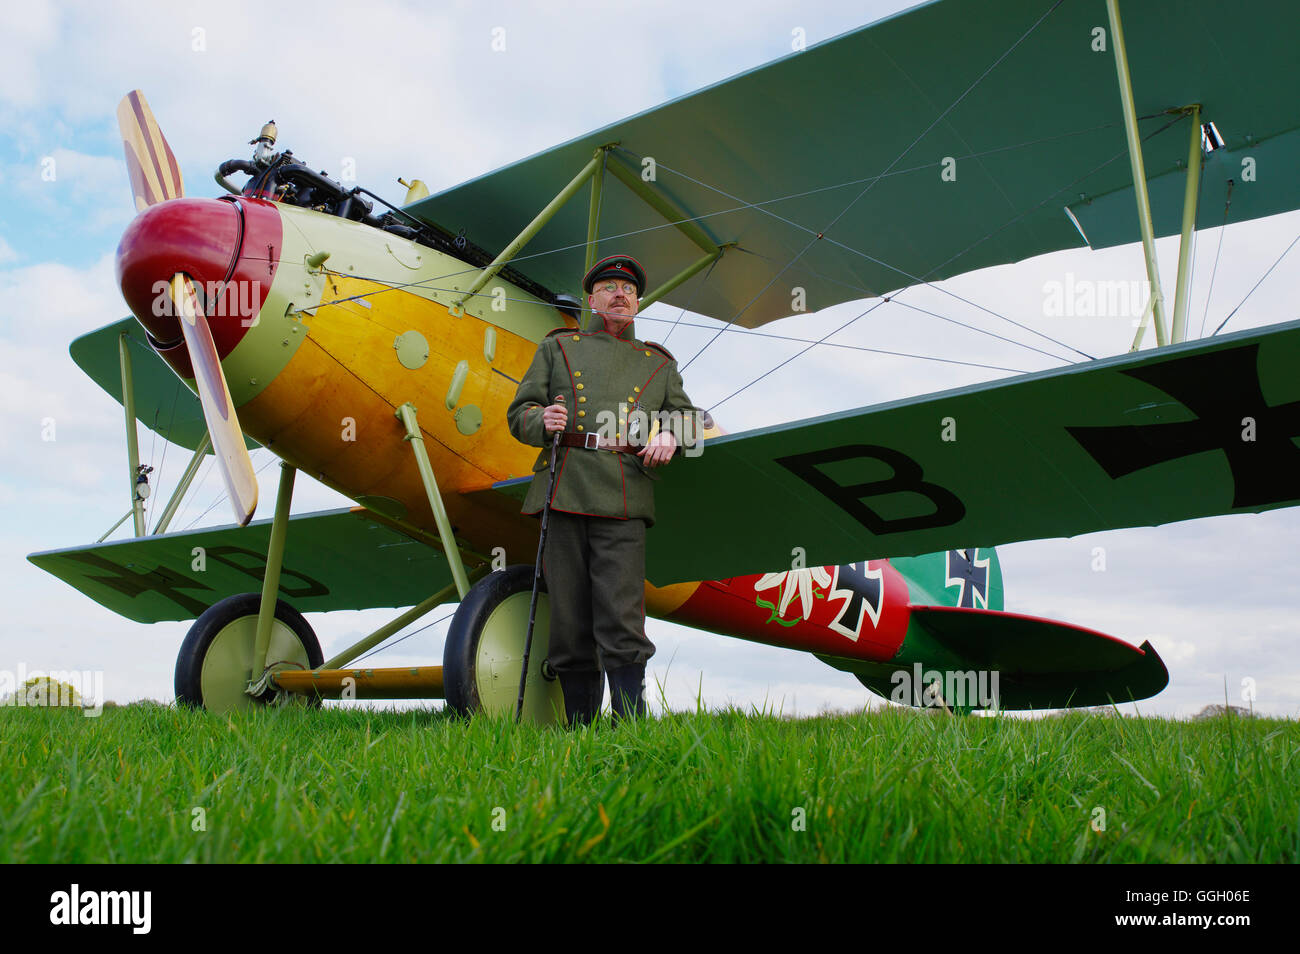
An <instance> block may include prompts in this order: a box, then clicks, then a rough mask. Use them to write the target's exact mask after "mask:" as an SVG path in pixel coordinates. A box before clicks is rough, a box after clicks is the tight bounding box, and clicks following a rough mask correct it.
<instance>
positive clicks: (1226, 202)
mask: <svg viewBox="0 0 1300 954" xmlns="http://www.w3.org/2000/svg"><path fill="white" fill-rule="evenodd" d="M1232 185H1233V180H1231V179H1229V180H1228V188H1227V191H1226V192H1225V193H1224V195H1223V224H1222V225H1220V226H1219V247H1218V249H1217V250H1216V251H1215V253H1214V267H1213V268H1212V269H1210V288H1209V290H1208V291H1207V292H1206V293H1205V311H1204V312H1202V313H1201V332H1200V335H1199V337H1201V338H1204V337H1205V319H1206V318H1208V317H1209V314H1210V298H1211V297H1212V296H1213V295H1214V278H1215V276H1216V275H1218V274H1219V256H1220V255H1222V254H1223V234H1224V233H1225V232H1226V231H1227V230H1228V208H1229V206H1231V205H1232ZM1238 307H1241V306H1238ZM1220 327H1222V325H1220ZM1210 337H1211V338H1213V337H1214V335H1213V334H1211V335H1210Z"/></svg>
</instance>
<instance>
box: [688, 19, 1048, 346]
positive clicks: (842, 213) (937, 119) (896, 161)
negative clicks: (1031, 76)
mask: <svg viewBox="0 0 1300 954" xmlns="http://www.w3.org/2000/svg"><path fill="white" fill-rule="evenodd" d="M1063 2H1064V0H1056V2H1055V3H1054V4H1052V6H1051V7H1050V8H1049V9H1048V10H1047V11H1046V12H1045V13H1044V14H1043V15H1042V16H1041V17H1039V18H1038V19H1037V20H1036V21H1034V23H1033V25H1031V26H1030V27H1029V29H1028V30H1026V31H1025V32H1024V33H1023V34H1021V35H1020V38H1019V39H1017V40H1016V41H1015V42H1014V43H1012V44H1011V46H1010V47H1008V48H1007V50H1006V51H1005V52H1003V54H1002V55H1001V56H999V57H998V58H997V59H996V60H994V61H993V62H992V63H991V64H990V65H989V66H988V67H987V68H986V69H985V70H984V72H983V73H981V74H980V75H979V76H978V77H977V78H976V79H975V81H974V82H973V83H971V84H970V86H968V87H967V88H966V90H965V91H964V92H963V93H962V94H961V95H960V96H958V97H957V98H956V99H955V100H953V101H952V103H951V104H949V106H948V108H947V109H945V110H944V111H943V112H942V113H940V114H939V115H938V116H936V117H935V119H934V121H933V122H931V123H930V125H929V126H927V127H926V128H925V129H924V130H923V131H922V132H921V133H920V134H918V135H917V137H916V138H915V139H913V140H912V143H911V144H910V145H909V146H907V148H905V149H904V150H903V151H902V152H901V153H899V154H898V156H897V157H896V158H895V159H894V161H893V162H891V163H890V164H889V165H888V166H886V167H885V170H884V171H885V172H889V171H890V170H891V169H893V168H894V166H896V165H898V164H899V163H900V162H902V161H903V158H904V157H905V156H906V155H907V154H908V153H909V152H911V151H912V150H913V149H914V148H916V145H917V144H918V143H919V142H920V141H921V140H922V139H924V138H925V137H926V136H927V135H929V133H930V131H931V130H932V129H934V127H935V126H937V125H939V123H941V122H942V121H943V119H944V117H946V116H947V115H948V114H949V113H951V112H952V111H953V110H954V109H956V108H957V106H958V105H959V104H960V103H961V102H962V100H964V99H965V98H966V97H967V96H969V95H970V93H971V92H972V91H973V90H974V89H975V88H976V87H977V86H979V84H980V83H982V82H983V81H984V80H985V79H986V78H987V77H988V75H989V74H990V73H991V72H993V70H994V69H996V68H997V67H998V65H999V64H1001V63H1002V61H1003V60H1005V59H1006V58H1007V57H1008V56H1010V55H1011V54H1012V53H1013V52H1014V51H1015V50H1016V48H1017V47H1019V46H1020V44H1021V43H1023V42H1024V41H1025V39H1026V38H1027V37H1028V36H1029V35H1030V34H1031V33H1033V32H1034V30H1036V29H1038V27H1039V25H1040V24H1042V22H1043V21H1044V20H1046V19H1047V18H1048V17H1049V16H1051V14H1052V13H1053V12H1055V11H1056V9H1057V8H1058V7H1060V5H1061V4H1062V3H1063ZM876 181H879V180H876ZM874 186H875V182H874V181H873V182H872V183H870V184H869V185H867V186H866V187H865V188H863V190H862V191H861V192H859V193H858V194H857V195H856V196H855V197H854V198H853V200H852V201H851V202H849V204H848V205H846V206H845V207H844V208H843V209H842V210H841V211H840V213H839V214H838V215H837V216H835V218H833V219H832V220H831V221H830V224H828V225H827V226H825V227H824V228H823V229H822V230H821V231H820V232H818V233H817V234H816V236H814V237H813V238H812V239H811V240H810V241H809V242H808V244H807V245H805V246H804V247H803V248H802V249H801V250H800V251H799V252H798V253H797V254H796V255H795V256H794V258H792V259H790V261H789V262H787V263H786V265H785V266H784V267H783V268H782V269H781V270H780V271H779V272H777V273H776V275H774V276H773V277H772V279H771V281H769V282H768V283H767V284H766V285H764V286H763V287H762V288H761V289H760V290H759V292H758V294H757V295H755V296H754V297H753V298H751V299H750V301H749V302H748V303H747V304H746V305H745V306H744V307H743V308H741V309H740V311H739V312H737V313H736V315H735V316H734V317H733V318H732V319H731V320H730V321H728V322H727V324H728V325H730V324H733V323H734V322H735V321H736V320H737V319H739V318H740V316H741V315H743V314H744V313H745V312H746V311H748V310H749V308H750V306H752V305H753V304H754V302H756V301H758V299H759V298H761V297H762V296H763V295H764V294H765V293H766V292H767V290H768V289H769V288H771V287H772V285H773V284H775V283H776V280H777V279H778V278H780V277H781V276H782V275H783V274H785V272H786V270H787V269H789V268H790V267H791V266H792V265H794V263H795V262H797V261H799V259H801V258H803V256H804V255H805V254H806V253H807V252H808V250H809V249H810V248H812V247H813V244H814V243H816V242H817V241H819V240H820V239H821V238H822V237H823V236H824V235H825V234H826V233H827V232H829V231H830V230H831V229H833V228H834V227H835V225H836V223H838V222H839V221H840V220H841V219H842V218H844V216H846V215H847V214H848V213H849V210H850V209H852V208H853V207H854V206H855V205H857V204H858V202H859V201H860V200H861V199H862V197H863V196H864V195H866V194H867V193H868V192H870V191H871V189H872V188H873V187H874ZM882 303H883V302H882ZM872 310H874V309H868V311H866V312H864V313H863V314H869V313H870V311H872ZM858 317H862V316H861V315H859V316H858ZM854 320H855V321H856V320H857V319H854ZM721 334H722V329H719V330H718V333H717V334H715V335H714V336H713V337H712V338H711V339H710V340H709V341H707V342H705V344H704V347H702V348H700V350H699V351H697V352H696V353H695V354H694V355H692V356H691V359H690V360H689V361H687V362H686V364H684V365H682V368H681V370H683V371H685V370H686V368H687V367H689V366H690V364H691V363H692V362H693V361H695V359H696V358H698V357H699V356H700V355H702V354H703V353H704V352H705V350H706V349H707V348H708V347H709V346H710V345H711V344H713V342H715V341H717V340H718V337H719V336H720V335H721Z"/></svg>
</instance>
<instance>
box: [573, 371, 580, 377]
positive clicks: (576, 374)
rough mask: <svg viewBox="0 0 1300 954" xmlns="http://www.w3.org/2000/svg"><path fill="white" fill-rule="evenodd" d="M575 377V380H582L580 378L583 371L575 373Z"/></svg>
mask: <svg viewBox="0 0 1300 954" xmlns="http://www.w3.org/2000/svg"><path fill="white" fill-rule="evenodd" d="M573 376H574V377H575V378H580V377H582V372H581V371H574V372H573Z"/></svg>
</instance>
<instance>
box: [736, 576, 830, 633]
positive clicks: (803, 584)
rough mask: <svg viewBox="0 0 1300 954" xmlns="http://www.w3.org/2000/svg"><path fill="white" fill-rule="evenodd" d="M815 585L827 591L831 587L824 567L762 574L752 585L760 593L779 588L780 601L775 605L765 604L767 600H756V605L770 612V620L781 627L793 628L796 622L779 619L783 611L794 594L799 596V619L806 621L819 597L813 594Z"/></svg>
mask: <svg viewBox="0 0 1300 954" xmlns="http://www.w3.org/2000/svg"><path fill="white" fill-rule="evenodd" d="M814 583H816V584H817V585H818V586H820V587H821V588H822V589H829V588H830V585H831V575H830V573H829V572H827V570H826V567H824V566H815V567H804V568H801V569H798V570H786V571H784V572H782V573H764V574H763V575H762V576H761V577H759V579H758V582H757V583H755V584H754V591H755V592H757V593H761V592H762V591H763V590H770V589H772V588H773V587H775V586H779V587H781V596H780V600H779V602H778V603H776V604H772V603H769V602H767V600H757V602H758V605H760V606H765V607H767V608H769V609H771V610H772V617H771V619H769V620H767V622H769V623H770V622H772V621H773V620H775V621H776V622H778V623H781V624H782V625H783V626H793V625H794V624H795V623H796V622H798V620H793V619H792V620H789V621H786V620H784V619H782V618H781V617H783V616H785V611H786V609H787V608H788V607H789V605H790V603H791V601H792V600H793V599H794V595H795V593H798V594H799V603H800V607H801V608H802V612H801V613H800V617H801V618H802V619H807V618H808V616H809V614H811V613H812V608H813V601H814V599H816V598H817V597H819V596H821V595H822V594H820V593H815V592H814V590H813V584H814Z"/></svg>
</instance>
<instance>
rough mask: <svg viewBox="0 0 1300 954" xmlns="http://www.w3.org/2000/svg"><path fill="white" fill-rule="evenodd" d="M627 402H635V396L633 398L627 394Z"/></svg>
mask: <svg viewBox="0 0 1300 954" xmlns="http://www.w3.org/2000/svg"><path fill="white" fill-rule="evenodd" d="M627 403H628V404H635V403H636V398H634V397H633V396H632V395H630V394H629V395H628V396H627Z"/></svg>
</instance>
